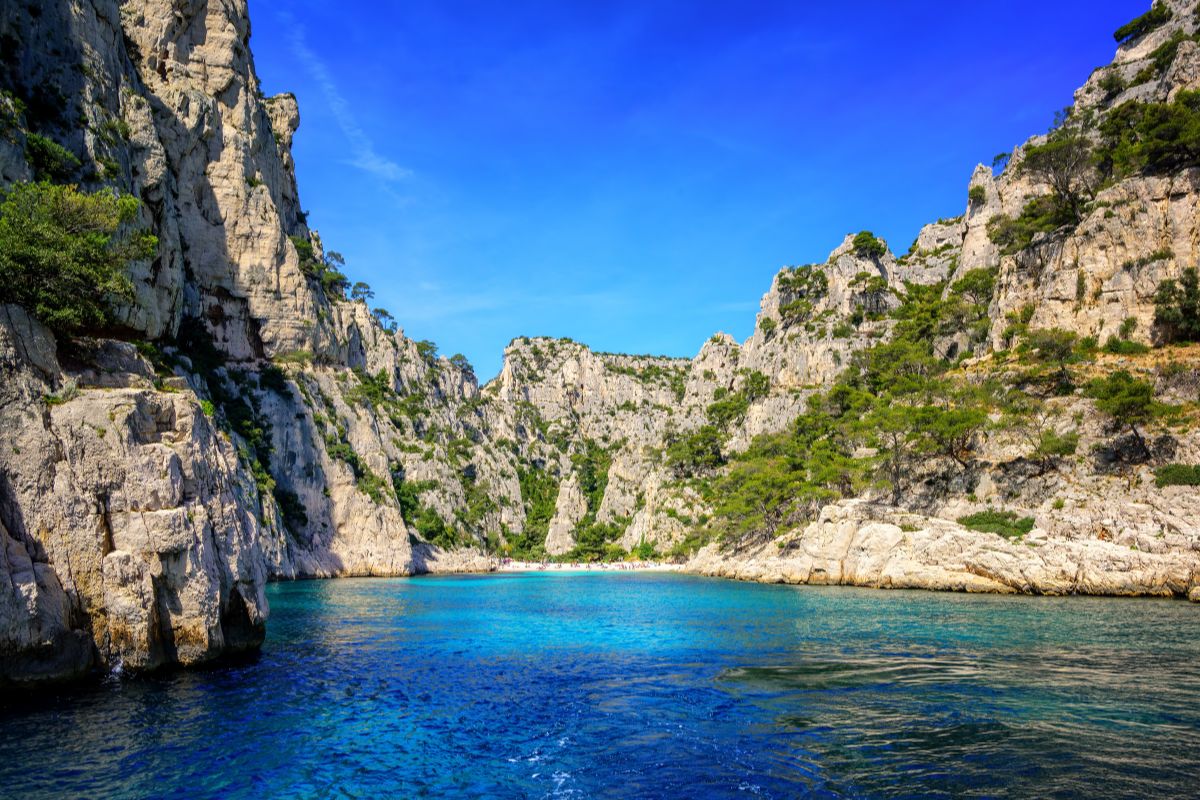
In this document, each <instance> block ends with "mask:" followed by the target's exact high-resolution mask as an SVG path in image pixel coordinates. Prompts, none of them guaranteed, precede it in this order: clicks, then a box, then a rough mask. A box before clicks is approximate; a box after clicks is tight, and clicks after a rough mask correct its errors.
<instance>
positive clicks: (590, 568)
mask: <svg viewBox="0 0 1200 800" xmlns="http://www.w3.org/2000/svg"><path fill="white" fill-rule="evenodd" d="M682 569H683V565H682V564H661V563H658V562H654V561H618V562H614V563H588V562H583V561H580V562H569V561H568V562H555V561H547V562H542V561H512V560H509V559H501V560H499V561H497V562H496V570H495V571H496V572H679V571H681V570H682Z"/></svg>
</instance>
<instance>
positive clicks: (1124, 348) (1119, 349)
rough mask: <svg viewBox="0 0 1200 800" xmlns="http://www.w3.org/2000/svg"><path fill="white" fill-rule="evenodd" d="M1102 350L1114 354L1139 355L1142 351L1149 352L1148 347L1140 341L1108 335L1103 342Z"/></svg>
mask: <svg viewBox="0 0 1200 800" xmlns="http://www.w3.org/2000/svg"><path fill="white" fill-rule="evenodd" d="M1104 352H1106V353H1111V354H1113V355H1116V356H1140V355H1142V354H1143V353H1149V352H1150V348H1149V347H1147V346H1146V345H1144V344H1142V343H1141V342H1131V341H1129V340H1128V339H1118V338H1117V337H1116V336H1110V337H1108V341H1107V342H1105V343H1104Z"/></svg>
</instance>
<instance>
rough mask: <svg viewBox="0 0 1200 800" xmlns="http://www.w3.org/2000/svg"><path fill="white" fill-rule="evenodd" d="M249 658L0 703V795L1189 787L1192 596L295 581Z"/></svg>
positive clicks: (1066, 793) (1167, 793)
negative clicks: (1155, 598) (258, 650)
mask: <svg viewBox="0 0 1200 800" xmlns="http://www.w3.org/2000/svg"><path fill="white" fill-rule="evenodd" d="M270 601H271V606H272V616H271V620H270V624H269V633H268V638H267V643H266V645H265V646H264V648H263V652H262V654H261V655H260V656H259V657H258V658H256V659H253V660H250V661H248V662H245V663H241V664H237V665H232V666H227V667H224V668H221V669H215V670H206V671H197V672H176V673H171V674H164V675H157V676H151V677H148V678H141V679H136V680H124V681H122V680H116V679H109V680H106V681H104V682H103V683H101V684H99V685H96V686H91V687H86V688H77V689H71V690H61V691H58V692H55V693H52V694H45V695H41V696H37V697H28V696H27V697H25V698H18V699H15V700H14V699H12V698H9V699H5V700H4V701H2V703H3V704H2V705H0V733H2V734H3V735H0V796H5V797H22V798H39V797H61V796H89V797H106V798H116V797H162V796H186V797H214V798H216V797H222V798H225V797H252V798H260V797H274V796H288V797H314V798H315V797H378V796H397V797H421V796H430V797H446V796H473V797H477V796H489V797H631V798H632V797H638V798H642V797H664V798H665V797H670V798H678V797H688V798H697V797H743V796H758V797H964V796H965V797H998V796H1007V797H1063V798H1066V797H1093V796H1098V795H1102V796H1105V797H1130V798H1133V797H1150V796H1157V797H1192V796H1195V794H1196V790H1197V785H1198V784H1197V780H1198V776H1200V607H1197V606H1195V605H1191V604H1188V603H1183V602H1170V601H1152V600H1116V599H1100V598H1063V599H1049V598H1024V597H993V596H968V595H950V594H932V593H923V592H879V591H870V590H859V589H846V588H828V589H826V588H814V587H787V586H764V585H757V584H742V583H733V582H725V581H718V580H708V579H703V578H696V577H691V576H684V575H676V574H660V573H633V574H628V573H627V574H622V573H591V574H577V575H564V574H558V573H546V574H539V573H531V574H513V575H485V576H459V577H421V578H412V579H397V580H339V581H308V582H299V583H287V584H277V585H274V586H272V587H271V589H270Z"/></svg>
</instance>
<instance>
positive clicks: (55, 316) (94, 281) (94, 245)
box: [0, 183, 158, 335]
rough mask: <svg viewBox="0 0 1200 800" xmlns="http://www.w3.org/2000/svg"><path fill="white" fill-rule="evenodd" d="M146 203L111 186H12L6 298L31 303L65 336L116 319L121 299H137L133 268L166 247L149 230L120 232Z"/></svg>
mask: <svg viewBox="0 0 1200 800" xmlns="http://www.w3.org/2000/svg"><path fill="white" fill-rule="evenodd" d="M139 205H140V204H139V202H138V201H137V200H136V199H135V198H133V197H129V196H128V195H115V194H113V192H112V191H111V190H101V191H98V192H96V193H94V194H87V193H84V192H80V191H79V190H78V189H76V188H75V187H73V186H55V185H52V184H49V183H24V184H16V185H14V186H12V187H10V188H9V190H8V192H7V193H6V194H5V195H4V199H3V203H0V302H3V303H15V304H17V305H20V306H23V307H24V308H26V309H27V310H29V311H31V312H32V313H33V314H34V315H35V316H37V317H38V319H40V320H41V321H42V322H44V323H45V324H46V325H47V326H49V327H50V328H51V329H52V330H54V331H55V332H57V333H60V334H66V335H71V334H75V333H80V332H84V331H98V330H102V329H104V328H106V327H108V326H110V325H112V324H113V321H114V318H113V307H114V305H115V304H116V303H118V302H120V301H127V300H130V299H132V298H133V284H132V283H131V282H130V280H129V278H128V276H127V275H126V274H125V270H126V266H127V265H128V263H129V262H130V261H134V260H137V259H144V258H150V257H151V256H153V255H154V253H155V251H156V250H157V248H158V240H157V239H156V238H155V237H154V236H151V235H150V234H148V233H146V232H145V231H141V230H128V229H127V230H125V231H124V232H121V233H119V231H121V229H122V228H123V227H124V226H127V225H128V224H129V223H130V222H132V221H133V220H134V218H135V217H136V216H137V212H138V208H139Z"/></svg>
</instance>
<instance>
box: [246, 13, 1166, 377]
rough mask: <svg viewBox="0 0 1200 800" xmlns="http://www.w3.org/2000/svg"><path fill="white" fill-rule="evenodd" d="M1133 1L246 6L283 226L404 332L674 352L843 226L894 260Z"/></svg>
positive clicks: (823, 251)
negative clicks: (276, 150) (277, 171)
mask: <svg viewBox="0 0 1200 800" xmlns="http://www.w3.org/2000/svg"><path fill="white" fill-rule="evenodd" d="M1149 5H1150V3H1149V0H1002V1H1001V0H974V2H958V0H954V1H953V2H949V1H943V2H930V1H929V0H914V1H913V2H905V3H896V2H883V1H877V0H859V1H858V2H856V3H824V2H823V3H816V2H800V1H798V0H793V1H792V2H784V1H783V0H780V1H779V2H775V1H774V0H740V2H733V0H726V1H725V2H706V1H705V0H692V1H691V2H682V1H681V0H680V1H672V2H668V1H667V0H600V1H598V2H592V1H591V0H587V1H586V2H585V1H584V0H507V1H506V2H499V0H491V1H490V2H465V1H463V0H405V2H391V1H388V0H374V1H373V2H366V0H338V2H331V0H293V2H289V3H286V4H280V3H275V2H266V1H265V0H250V10H251V19H252V22H253V32H254V36H253V48H254V52H255V58H256V63H257V67H258V71H259V75H260V76H261V78H262V80H263V83H264V89H265V91H266V92H267V93H268V94H273V93H276V92H281V91H291V92H294V93H295V94H296V95H297V96H298V97H299V100H300V111H301V126H300V131H299V133H298V134H297V138H296V144H295V155H296V160H297V164H298V176H299V183H300V196H301V198H302V204H303V206H304V208H305V209H306V210H308V211H309V212H310V223H311V224H312V225H313V226H314V227H316V228H318V229H319V230H320V231H321V234H322V236H323V237H324V239H325V241H326V243H327V246H328V247H331V248H332V249H335V250H338V251H340V252H341V253H343V254H344V255H345V257H346V261H347V264H348V269H347V271H348V272H349V273H350V274H351V276H352V277H353V278H354V279H357V280H365V281H367V282H368V283H370V284H371V285H372V287H374V289H375V292H376V297H375V300H374V301H373V305H376V306H382V307H385V308H387V309H389V310H390V311H391V312H392V313H393V314H394V315H395V316H396V318H397V320H398V321H399V323H400V325H401V326H402V327H403V328H404V330H405V332H406V333H408V334H409V335H410V336H413V337H414V338H419V339H433V340H435V341H436V342H437V343H438V344H439V346H440V347H441V350H442V352H444V353H446V354H447V355H449V354H452V353H455V352H462V353H464V354H466V355H467V356H468V357H469V358H470V359H471V362H472V363H473V364H474V365H475V366H476V370H477V372H478V374H479V377H480V378H481V379H483V380H486V379H488V378H490V377H491V376H493V375H494V374H495V373H496V372H497V371H498V370H499V368H500V364H501V359H502V350H503V348H504V345H505V344H506V343H508V342H509V341H510V340H511V339H513V338H514V337H516V336H522V335H550V336H569V337H571V338H573V339H576V340H578V341H582V342H585V343H587V344H590V345H592V346H593V347H595V348H597V349H600V350H607V351H618V352H633V353H664V354H668V355H677V356H691V355H694V354H695V353H696V352H697V350H698V349H699V348H700V346H701V345H702V344H703V343H704V341H705V340H706V339H707V338H708V337H709V336H710V335H712V334H713V333H714V332H716V331H719V330H723V331H727V332H729V333H732V334H733V335H735V336H737V337H738V338H739V339H741V338H744V337H746V336H748V335H749V334H750V333H751V331H752V329H753V326H754V314H755V311H756V309H757V307H758V301H759V299H760V297H761V296H762V294H763V293H764V292H765V291H766V290H767V288H769V286H770V282H771V277H772V275H773V274H774V273H775V272H776V271H777V270H778V269H779V268H780V267H782V266H784V265H789V264H801V263H809V262H814V261H822V260H824V259H825V257H826V256H827V254H828V253H829V251H830V250H831V249H833V248H834V247H836V246H837V245H838V244H839V243H840V241H841V239H842V237H843V236H844V235H845V234H846V233H848V232H851V231H857V230H861V229H864V228H865V229H871V230H873V231H875V232H876V233H877V234H879V235H881V236H884V237H885V238H887V239H888V241H889V243H890V244H892V246H893V249H896V250H898V251H901V252H902V251H904V250H906V249H907V248H908V245H909V243H910V242H911V241H912V239H913V238H914V237H915V235H916V233H917V231H918V230H919V229H920V226H921V225H922V224H924V223H925V222H928V221H931V220H933V219H936V218H938V217H941V216H955V215H957V214H959V213H962V210H963V208H964V206H965V205H966V185H967V180H968V178H969V177H970V173H971V170H972V168H973V167H974V165H975V164H976V163H979V162H987V163H990V162H991V159H992V157H993V156H994V155H995V154H996V153H998V152H1001V151H1006V150H1009V149H1011V148H1012V147H1013V146H1014V145H1016V144H1018V143H1019V142H1021V141H1023V140H1024V139H1025V138H1027V137H1028V136H1029V135H1032V134H1034V133H1038V132H1041V131H1043V130H1045V129H1046V127H1047V126H1048V125H1049V123H1050V121H1051V120H1052V118H1053V115H1054V111H1055V109H1058V108H1061V107H1063V106H1065V105H1067V104H1068V103H1069V102H1070V100H1071V94H1072V92H1073V90H1074V89H1075V88H1076V87H1077V86H1079V85H1080V84H1082V83H1083V81H1084V80H1085V79H1086V78H1087V76H1088V74H1089V72H1090V71H1091V70H1092V69H1093V68H1095V67H1097V66H1100V65H1102V64H1106V63H1108V62H1109V61H1110V60H1111V58H1112V55H1113V53H1114V51H1115V43H1114V42H1113V39H1112V31H1113V30H1115V29H1116V28H1117V27H1118V26H1120V25H1121V24H1123V23H1124V22H1126V21H1128V20H1129V19H1131V18H1133V17H1135V16H1137V15H1138V14H1140V13H1142V12H1143V11H1144V10H1146V9H1147V8H1148V7H1149Z"/></svg>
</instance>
